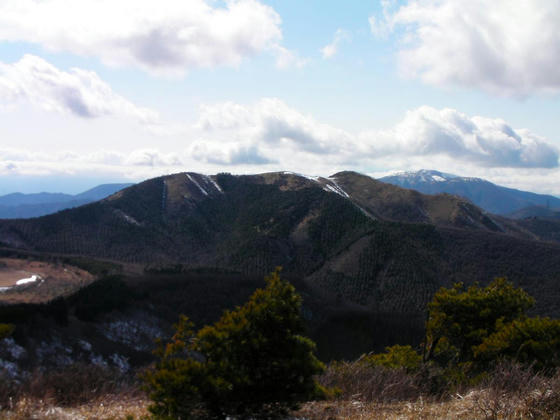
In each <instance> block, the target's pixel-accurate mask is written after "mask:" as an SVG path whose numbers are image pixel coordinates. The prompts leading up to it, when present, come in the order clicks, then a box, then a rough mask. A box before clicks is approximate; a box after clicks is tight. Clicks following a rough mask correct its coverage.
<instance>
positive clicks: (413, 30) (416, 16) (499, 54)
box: [370, 0, 560, 96]
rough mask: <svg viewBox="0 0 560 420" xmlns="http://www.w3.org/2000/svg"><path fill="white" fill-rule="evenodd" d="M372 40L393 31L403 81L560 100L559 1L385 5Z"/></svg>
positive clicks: (373, 20)
mask: <svg viewBox="0 0 560 420" xmlns="http://www.w3.org/2000/svg"><path fill="white" fill-rule="evenodd" d="M385 3H386V4H385V5H384V16H383V17H382V18H378V17H375V16H372V17H370V26H371V29H372V32H373V33H374V34H376V35H381V36H383V35H384V34H386V33H388V32H389V31H391V30H393V31H394V33H395V34H397V36H399V37H400V40H401V42H402V44H401V49H400V51H399V53H398V59H399V63H400V69H401V71H402V73H403V74H404V75H405V76H408V77H418V78H420V79H422V80H423V81H424V82H426V83H429V84H434V85H459V86H465V87H468V88H472V87H474V88H478V89H482V90H485V91H489V92H492V93H496V94H500V95H513V96H526V95H529V94H533V93H558V92H560V72H558V68H559V66H560V31H558V22H560V2H559V1H557V0H552V1H542V0H522V1H516V2H515V3H512V2H511V1H509V0H494V1H484V0H471V1H462V0H408V1H407V2H406V4H405V5H402V6H401V7H398V8H393V9H391V8H389V2H385Z"/></svg>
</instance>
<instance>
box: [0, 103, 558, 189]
mask: <svg viewBox="0 0 560 420" xmlns="http://www.w3.org/2000/svg"><path fill="white" fill-rule="evenodd" d="M69 149H72V147H69ZM558 159H559V149H558V147H556V146H554V145H553V144H552V143H551V142H549V141H548V140H547V139H544V138H541V137H539V136H537V135H536V134H534V133H532V132H530V131H529V130H525V129H514V128H512V127H511V126H510V125H509V124H508V123H506V122H505V121H503V120H500V119H492V118H486V117H480V116H469V115H466V114H463V113H461V112H458V111H456V110H453V109H435V108H431V107H428V106H423V107H420V108H418V109H415V110H412V111H409V112H408V113H407V114H406V115H405V116H404V118H403V119H402V120H401V121H400V122H399V123H397V124H395V125H394V126H392V127H390V128H387V129H385V130H376V131H364V132H360V133H351V132H349V131H346V130H342V129H340V128H337V127H333V126H331V125H328V124H324V123H322V122H319V121H317V120H316V119H315V118H313V117H312V116H310V115H306V114H304V113H302V112H300V111H298V110H295V109H293V108H291V107H289V106H288V105H287V104H285V103H284V102H282V101H280V100H278V99H274V98H268V99H262V100H260V101H258V102H256V103H254V104H250V105H245V104H237V103H232V102H226V103H222V104H214V105H206V106H203V107H202V108H201V110H200V115H199V118H198V120H197V121H196V123H194V124H192V125H191V127H190V131H189V134H188V135H180V136H177V137H174V138H173V139H172V141H170V142H167V143H165V145H163V143H162V145H161V146H160V147H158V148H154V147H150V146H149V143H148V145H146V144H145V143H143V144H142V145H139V146H137V148H136V149H132V150H120V151H113V150H111V149H110V148H107V149H106V150H96V149H93V150H91V147H90V151H89V152H82V153H77V152H59V153H54V152H53V153H50V152H48V151H47V152H45V150H41V151H36V152H34V151H33V152H30V151H29V150H27V151H26V150H23V149H18V148H13V147H12V148H9V149H8V148H5V149H0V174H11V175H14V174H38V173H40V174H53V173H54V174H60V173H63V174H81V173H95V174H121V175H122V176H126V177H128V178H131V179H143V178H147V177H150V176H157V175H160V174H162V173H173V172H180V171H185V170H190V171H199V172H204V173H216V172H221V171H223V170H227V171H233V172H237V173H256V172H266V171H273V170H292V171H296V172H301V173H308V174H316V175H330V174H332V173H335V172H337V171H340V170H356V171H359V172H364V173H370V174H373V175H382V174H383V173H386V172H388V171H395V170H408V169H411V170H413V169H421V168H427V169H432V168H433V169H439V170H443V171H445V172H451V173H456V174H458V175H465V176H479V177H482V178H486V179H489V180H491V181H494V182H497V183H500V184H503V185H507V186H511V187H517V188H524V189H528V190H533V191H537V192H546V193H555V194H558V193H560V191H559V190H558V182H557V180H558V179H559V176H560V167H559V160H558Z"/></svg>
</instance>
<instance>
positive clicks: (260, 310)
mask: <svg viewBox="0 0 560 420" xmlns="http://www.w3.org/2000/svg"><path fill="white" fill-rule="evenodd" d="M266 281H267V286H266V288H265V289H259V290H257V291H256V292H255V293H254V294H253V295H252V296H251V297H250V299H249V301H248V302H247V303H246V304H245V305H243V306H242V307H238V308H237V309H236V310H234V311H226V312H225V313H224V315H223V316H222V317H221V319H220V320H219V321H218V322H216V323H215V324H214V325H211V326H206V327H204V328H202V329H201V330H199V331H198V332H197V333H196V334H194V333H193V331H192V324H191V323H190V322H189V321H188V319H187V318H186V317H182V318H181V320H180V322H179V324H178V325H177V326H176V333H175V335H174V337H173V339H172V340H171V342H169V343H167V344H166V345H165V346H164V345H161V346H160V347H159V349H158V351H157V355H158V356H159V361H158V362H157V364H156V366H155V368H154V369H153V370H151V371H149V372H148V373H147V374H146V376H145V379H146V383H147V389H148V391H149V392H150V398H151V399H152V401H153V404H152V405H151V407H150V411H151V412H152V413H153V414H154V415H155V416H156V417H158V418H162V419H178V418H180V419H195V418H204V419H212V418H214V419H219V418H225V417H226V416H233V417H242V418H247V417H255V418H273V417H275V416H279V415H283V414H285V413H286V412H288V411H289V410H290V409H294V408H296V407H297V406H298V404H299V403H300V402H303V401H307V400H309V399H313V398H317V397H319V396H321V395H322V394H323V389H322V388H321V387H320V386H319V385H318V384H317V383H316V382H315V380H314V379H313V376H314V375H316V374H318V373H320V372H321V371H322V370H323V369H324V366H323V365H322V364H321V362H319V360H318V359H316V358H315V356H314V355H313V351H314V349H315V345H314V344H313V342H312V341H311V340H309V339H308V338H305V337H303V335H302V334H303V333H304V324H303V321H302V319H301V317H300V306H301V298H300V297H299V296H298V295H297V294H296V292H295V289H294V287H293V286H292V285H290V284H289V283H288V282H286V281H282V280H281V279H280V277H279V272H278V270H277V271H276V272H274V273H272V274H271V275H270V276H269V277H267V278H266Z"/></svg>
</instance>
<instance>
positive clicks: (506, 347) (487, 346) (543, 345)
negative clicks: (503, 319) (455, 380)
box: [474, 317, 560, 369]
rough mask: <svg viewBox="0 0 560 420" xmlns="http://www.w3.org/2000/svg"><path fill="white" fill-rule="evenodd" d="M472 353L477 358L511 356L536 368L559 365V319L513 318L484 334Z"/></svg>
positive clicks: (490, 359) (509, 357) (548, 367)
mask: <svg viewBox="0 0 560 420" xmlns="http://www.w3.org/2000/svg"><path fill="white" fill-rule="evenodd" d="M474 354H475V357H476V358H477V359H480V360H485V361H493V360H496V359H500V358H501V359H513V360H514V361H517V362H520V363H523V364H534V367H535V368H536V369H551V368H556V367H560V320H557V319H550V318H540V317H536V318H526V319H518V320H515V321H513V322H510V323H509V324H506V325H504V326H503V327H502V328H500V329H499V330H498V331H496V332H495V333H493V334H492V335H490V336H489V337H487V338H486V339H485V340H484V341H483V342H482V344H480V345H479V346H477V347H475V349H474Z"/></svg>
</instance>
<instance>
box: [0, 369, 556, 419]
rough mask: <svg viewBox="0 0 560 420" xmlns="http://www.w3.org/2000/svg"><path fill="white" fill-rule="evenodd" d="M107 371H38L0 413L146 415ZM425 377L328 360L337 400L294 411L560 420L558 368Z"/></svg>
mask: <svg viewBox="0 0 560 420" xmlns="http://www.w3.org/2000/svg"><path fill="white" fill-rule="evenodd" d="M106 374H107V372H105V373H103V374H100V375H97V376H96V375H95V374H94V372H93V371H89V372H85V373H78V372H77V371H74V372H63V373H60V374H59V376H58V377H57V376H56V375H54V376H53V375H48V377H41V376H40V375H39V377H36V378H34V380H33V381H31V382H30V384H28V385H27V386H26V387H23V388H22V390H21V392H20V393H18V394H17V395H15V396H14V397H12V399H7V400H5V401H4V405H3V407H1V408H0V419H2V420H4V419H6V420H23V419H45V420H54V419H61V420H70V419H76V420H80V419H84V420H85V419H99V420H101V419H107V420H108V419H113V420H121V419H122V420H131V419H134V420H142V419H148V418H149V413H148V409H147V407H148V405H149V400H148V399H147V397H146V395H145V394H144V393H143V392H142V391H140V390H139V384H138V383H137V382H134V381H132V382H127V381H123V380H116V379H114V378H108V377H107V376H105V375H106ZM425 378H426V374H425V373H420V374H407V373H406V372H404V371H399V370H393V371H390V370H388V369H382V368H378V367H372V366H369V367H368V366H367V365H365V364H363V363H359V362H353V363H342V364H333V365H331V366H330V367H329V368H328V369H327V371H326V372H325V373H324V374H323V375H322V376H321V377H320V378H319V380H320V381H321V382H322V383H323V384H325V385H329V386H333V385H334V386H337V387H338V388H339V390H340V392H339V393H338V395H337V397H336V399H333V400H330V401H321V402H308V403H306V404H304V405H303V406H302V408H301V409H300V410H299V411H297V412H294V413H293V414H292V415H293V417H295V418H298V419H307V420H346V419H348V420H352V419H356V420H374V419H375V420H377V419H387V420H391V419H394V420H397V419H399V420H408V419H410V420H412V419H426V420H427V419H458V420H462V419H465V420H467V419H468V420H506V419H552V420H554V419H559V420H560V374H558V373H557V374H556V375H552V376H545V375H542V374H538V373H534V372H533V370H532V369H531V368H526V367H519V366H517V365H514V364H501V365H498V366H497V367H496V368H495V370H494V371H493V372H492V373H491V374H489V375H488V376H487V378H486V379H485V380H483V381H482V382H481V383H480V384H479V385H478V386H476V387H471V388H470V389H468V390H466V391H465V392H461V393H454V394H452V395H450V394H444V393H443V394H442V393H438V394H433V393H431V392H430V390H429V388H430V387H429V386H427V385H426V384H422V380H423V379H425ZM57 390H58V391H57ZM61 392H62V393H61Z"/></svg>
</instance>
